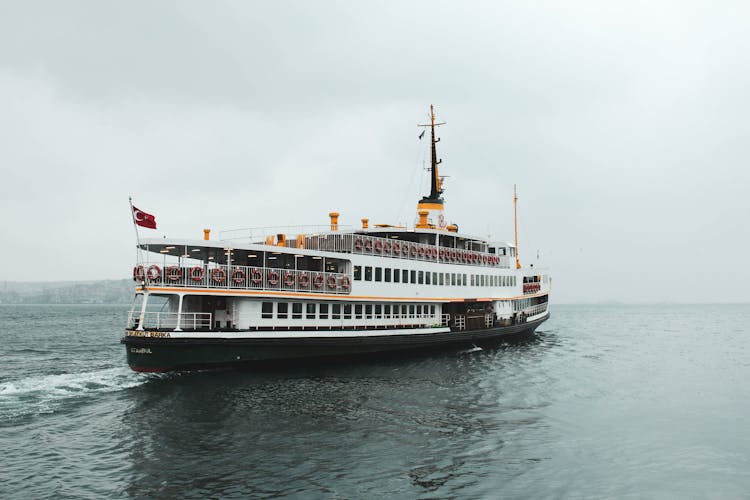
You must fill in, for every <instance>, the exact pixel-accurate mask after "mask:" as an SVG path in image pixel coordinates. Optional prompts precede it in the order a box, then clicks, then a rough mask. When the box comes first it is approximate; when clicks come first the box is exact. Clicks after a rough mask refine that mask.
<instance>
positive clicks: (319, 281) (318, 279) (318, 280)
mask: <svg viewBox="0 0 750 500" xmlns="http://www.w3.org/2000/svg"><path fill="white" fill-rule="evenodd" d="M325 280H326V279H325V278H324V277H323V275H322V274H316V275H315V276H314V277H313V286H314V287H315V288H323V283H324V282H325Z"/></svg>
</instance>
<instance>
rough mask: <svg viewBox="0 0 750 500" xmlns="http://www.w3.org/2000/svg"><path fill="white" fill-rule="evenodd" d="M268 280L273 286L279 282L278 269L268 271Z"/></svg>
mask: <svg viewBox="0 0 750 500" xmlns="http://www.w3.org/2000/svg"><path fill="white" fill-rule="evenodd" d="M266 281H267V282H268V284H269V285H271V286H276V285H278V284H279V273H277V272H276V271H268V273H267V274H266Z"/></svg>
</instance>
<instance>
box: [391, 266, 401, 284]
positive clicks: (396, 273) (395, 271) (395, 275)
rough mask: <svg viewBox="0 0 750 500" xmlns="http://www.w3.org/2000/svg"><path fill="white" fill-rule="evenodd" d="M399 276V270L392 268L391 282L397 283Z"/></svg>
mask: <svg viewBox="0 0 750 500" xmlns="http://www.w3.org/2000/svg"><path fill="white" fill-rule="evenodd" d="M399 278H401V270H400V269H394V270H393V282H394V283H398V282H399V281H401V280H400V279H399Z"/></svg>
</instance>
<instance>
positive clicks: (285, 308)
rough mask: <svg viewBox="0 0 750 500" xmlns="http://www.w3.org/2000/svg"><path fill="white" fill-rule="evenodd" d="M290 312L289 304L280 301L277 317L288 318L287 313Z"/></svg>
mask: <svg viewBox="0 0 750 500" xmlns="http://www.w3.org/2000/svg"><path fill="white" fill-rule="evenodd" d="M288 312H289V304H288V303H286V302H279V303H278V304H277V309H276V317H277V318H279V319H286V317H287V313H288Z"/></svg>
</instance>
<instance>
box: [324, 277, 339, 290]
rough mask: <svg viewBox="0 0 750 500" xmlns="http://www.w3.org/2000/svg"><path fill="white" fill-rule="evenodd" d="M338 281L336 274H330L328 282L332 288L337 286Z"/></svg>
mask: <svg viewBox="0 0 750 500" xmlns="http://www.w3.org/2000/svg"><path fill="white" fill-rule="evenodd" d="M336 281H337V280H336V276H334V275H333V274H331V275H330V276H328V280H327V281H326V283H327V284H328V288H330V289H331V290H333V289H334V288H336Z"/></svg>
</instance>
